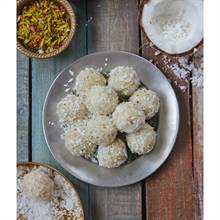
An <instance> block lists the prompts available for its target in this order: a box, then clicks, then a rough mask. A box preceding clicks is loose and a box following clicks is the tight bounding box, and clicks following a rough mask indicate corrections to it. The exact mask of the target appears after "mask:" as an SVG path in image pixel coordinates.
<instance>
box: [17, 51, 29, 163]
mask: <svg viewBox="0 0 220 220" xmlns="http://www.w3.org/2000/svg"><path fill="white" fill-rule="evenodd" d="M28 160H29V58H27V57H25V56H24V55H22V54H21V53H19V52H18V53H17V161H28Z"/></svg>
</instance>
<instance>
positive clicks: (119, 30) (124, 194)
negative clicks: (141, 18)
mask: <svg viewBox="0 0 220 220" xmlns="http://www.w3.org/2000/svg"><path fill="white" fill-rule="evenodd" d="M87 8H88V21H89V23H88V51H89V52H95V51H105V50H125V51H130V52H133V53H136V54H138V53H139V25H138V1H136V0H129V1H128V0H120V1H119V0H111V1H109V0H93V1H88V6H87ZM90 198H91V204H90V213H91V214H90V215H91V219H92V220H141V219H142V218H143V219H144V217H143V216H142V214H143V213H142V187H141V183H137V184H134V185H132V186H126V187H120V188H100V187H96V186H90Z"/></svg>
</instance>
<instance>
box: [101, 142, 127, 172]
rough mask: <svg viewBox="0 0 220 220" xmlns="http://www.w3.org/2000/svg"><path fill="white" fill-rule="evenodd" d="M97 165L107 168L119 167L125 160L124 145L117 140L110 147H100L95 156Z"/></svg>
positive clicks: (125, 150) (125, 151)
mask: <svg viewBox="0 0 220 220" xmlns="http://www.w3.org/2000/svg"><path fill="white" fill-rule="evenodd" d="M97 158H98V162H99V165H100V166H102V167H107V168H115V167H119V166H120V165H121V164H123V163H124V162H125V161H126V160H127V158H128V155H127V149H126V146H125V143H124V142H123V141H122V140H120V139H119V138H117V139H116V140H115V141H114V142H113V143H112V144H110V145H107V146H106V145H100V146H99V147H98V154H97Z"/></svg>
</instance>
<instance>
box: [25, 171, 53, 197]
mask: <svg viewBox="0 0 220 220" xmlns="http://www.w3.org/2000/svg"><path fill="white" fill-rule="evenodd" d="M21 187H22V190H23V192H24V194H25V195H27V196H28V197H29V198H31V199H41V200H47V199H50V198H51V196H52V194H53V190H54V182H53V180H52V179H51V178H50V177H49V176H48V175H47V174H45V173H44V172H42V171H39V170H32V171H31V172H30V173H28V174H26V175H25V176H24V177H23V179H22V182H21Z"/></svg>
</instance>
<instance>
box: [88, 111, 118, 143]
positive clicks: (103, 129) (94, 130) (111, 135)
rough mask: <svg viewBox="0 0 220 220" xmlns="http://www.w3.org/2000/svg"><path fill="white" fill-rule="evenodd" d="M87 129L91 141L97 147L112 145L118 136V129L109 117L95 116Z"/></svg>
mask: <svg viewBox="0 0 220 220" xmlns="http://www.w3.org/2000/svg"><path fill="white" fill-rule="evenodd" d="M87 128H88V136H89V137H90V140H91V141H92V142H93V143H95V144H97V145H108V144H111V143H112V142H113V141H114V140H115V138H116V135H117V129H116V127H115V125H114V124H113V121H112V119H111V118H109V117H108V116H103V115H100V116H93V117H92V118H91V119H90V120H89V121H88V127H87Z"/></svg>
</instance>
